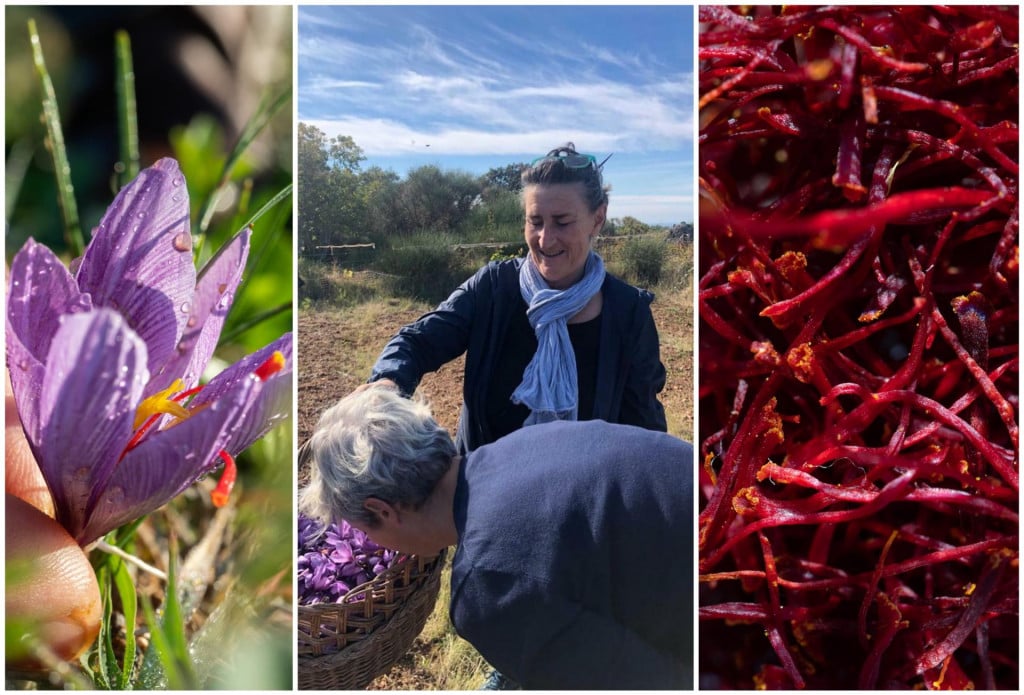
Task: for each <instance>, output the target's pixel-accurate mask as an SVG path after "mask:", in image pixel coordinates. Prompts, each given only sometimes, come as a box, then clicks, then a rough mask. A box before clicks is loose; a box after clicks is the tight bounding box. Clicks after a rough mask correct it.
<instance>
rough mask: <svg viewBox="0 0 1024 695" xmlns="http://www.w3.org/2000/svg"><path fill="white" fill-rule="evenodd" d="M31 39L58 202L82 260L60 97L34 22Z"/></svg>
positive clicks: (70, 239)
mask: <svg viewBox="0 0 1024 695" xmlns="http://www.w3.org/2000/svg"><path fill="white" fill-rule="evenodd" d="M28 35H29V41H30V42H31V44H32V58H33V61H34V63H35V66H36V72H38V73H39V82H40V85H41V86H42V89H43V120H44V122H45V123H46V133H47V138H48V140H49V146H50V148H49V149H50V154H51V156H52V157H53V170H54V174H55V175H56V178H57V202H58V204H59V205H60V211H61V216H62V217H63V219H64V237H65V239H66V241H67V245H68V249H69V250H70V252H71V254H72V256H75V257H77V256H81V255H82V252H83V251H84V250H85V242H84V240H83V237H82V225H81V223H80V222H79V220H78V204H77V203H76V202H75V187H74V186H73V185H72V183H71V165H70V164H69V163H68V153H67V148H66V147H65V145H64V131H63V129H62V128H61V125H60V111H59V110H58V109H57V96H56V94H55V93H54V91H53V81H52V80H51V79H50V73H49V71H48V70H47V69H46V61H45V59H44V58H43V46H42V43H41V42H40V40H39V32H38V31H37V30H36V23H35V20H33V19H30V20H28Z"/></svg>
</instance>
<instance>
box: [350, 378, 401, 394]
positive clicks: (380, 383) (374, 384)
mask: <svg viewBox="0 0 1024 695" xmlns="http://www.w3.org/2000/svg"><path fill="white" fill-rule="evenodd" d="M371 388H388V389H391V390H392V391H401V389H399V388H398V384H396V383H395V382H393V381H391V379H377V381H371V382H370V383H368V384H360V385H359V386H357V387H355V389H353V390H352V393H359V392H360V391H365V390H366V389H371Z"/></svg>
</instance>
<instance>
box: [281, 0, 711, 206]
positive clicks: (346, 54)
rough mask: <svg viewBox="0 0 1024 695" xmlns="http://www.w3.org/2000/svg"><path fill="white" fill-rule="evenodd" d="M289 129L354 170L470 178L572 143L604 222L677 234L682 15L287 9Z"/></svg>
mask: <svg viewBox="0 0 1024 695" xmlns="http://www.w3.org/2000/svg"><path fill="white" fill-rule="evenodd" d="M298 24H299V32H298V85H299V91H298V118H299V120H300V121H302V122H304V123H309V124H311V125H315V126H316V127H318V128H319V129H320V130H322V131H323V132H325V133H326V134H327V135H328V136H330V137H333V136H335V135H350V136H352V137H353V138H354V139H355V142H356V144H357V145H359V147H361V148H362V149H363V151H364V154H365V155H366V157H367V161H366V162H364V166H373V165H378V166H381V167H383V168H385V169H391V170H392V171H394V172H395V173H397V174H399V175H400V176H403V177H404V176H405V175H406V173H407V172H408V171H409V170H410V169H411V168H414V167H417V166H422V165H425V164H434V165H437V166H440V167H442V168H444V169H458V170H463V171H468V172H470V173H473V174H482V173H485V172H486V171H487V170H488V169H490V168H491V167H497V166H504V165H506V164H510V163H513V162H525V161H531V160H533V159H534V158H535V157H538V156H541V155H543V154H545V153H546V152H547V151H548V150H550V149H552V148H554V147H556V146H558V145H560V144H562V143H564V142H566V141H572V142H574V143H575V144H576V147H577V149H578V150H579V151H581V152H588V153H592V154H594V155H596V156H597V157H598V160H599V161H600V160H601V159H603V158H604V157H606V156H607V155H608V154H610V153H614V156H613V157H612V158H611V159H610V160H609V161H608V163H607V164H606V165H605V168H604V173H605V181H606V183H609V184H611V186H612V191H611V203H610V205H609V210H608V214H609V216H610V217H620V218H621V217H624V216H626V215H631V216H633V217H636V218H638V219H640V220H642V221H644V222H647V223H650V224H672V223H675V222H681V221H686V222H692V221H693V219H694V205H693V140H694V135H693V130H694V125H693V92H694V77H693V53H694V51H693V9H692V7H689V6H645V7H616V6H560V7H555V6H543V5H533V6H465V5H462V6H402V7H398V6H384V7H379V6H377V7H367V6H358V7H357V6H336V7H328V6H300V8H299V15H298Z"/></svg>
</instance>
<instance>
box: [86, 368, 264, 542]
mask: <svg viewBox="0 0 1024 695" xmlns="http://www.w3.org/2000/svg"><path fill="white" fill-rule="evenodd" d="M263 387H264V384H263V383H261V382H259V381H258V380H255V379H252V380H249V381H244V382H240V383H238V384H236V385H235V388H233V389H232V390H231V391H229V392H228V393H226V394H224V395H223V397H222V398H220V399H219V400H218V401H217V402H216V403H211V404H210V405H209V407H207V408H203V409H202V410H199V411H198V412H194V413H193V414H192V416H191V417H189V418H188V419H187V420H182V421H180V422H178V423H177V424H174V425H172V426H170V427H168V428H167V429H165V430H161V431H159V432H156V433H154V434H152V435H151V436H149V437H148V438H147V439H145V440H144V441H143V442H142V443H141V444H139V445H138V446H137V447H135V448H133V449H132V450H130V451H129V452H128V453H126V454H125V456H124V458H123V459H122V460H121V461H120V463H118V464H117V467H116V469H115V470H114V472H113V475H112V476H111V477H110V480H109V482H108V484H107V487H106V488H105V489H104V490H103V492H102V493H101V494H100V496H99V498H98V499H97V500H96V504H94V505H92V506H91V508H90V509H89V518H88V522H87V524H86V527H85V529H84V530H83V531H82V533H81V534H80V535H79V536H78V537H77V538H76V540H77V541H78V542H79V544H81V545H86V544H88V543H91V542H92V541H93V540H95V539H97V538H99V537H101V536H103V535H104V534H105V533H107V532H108V531H111V530H113V529H115V528H117V527H118V526H121V525H123V524H126V523H128V522H129V521H133V520H135V519H137V518H139V517H140V516H143V515H145V514H148V513H150V512H152V511H153V510H155V509H158V508H160V507H162V506H163V505H164V504H166V503H167V502H169V501H170V500H172V499H173V498H175V497H177V496H178V495H179V494H181V493H182V492H184V491H185V489H186V488H188V487H189V486H190V485H192V484H193V483H195V482H196V481H197V480H199V479H200V478H202V477H203V476H205V475H207V474H209V473H210V472H211V471H212V470H214V469H215V468H216V467H217V466H219V465H220V463H221V461H220V459H219V458H218V456H217V454H218V452H219V451H220V450H221V449H224V448H225V444H226V443H227V442H228V441H229V439H230V430H231V429H232V427H233V425H234V423H235V422H236V421H237V420H238V419H239V418H241V417H244V412H245V409H246V406H247V404H249V403H251V402H253V401H256V400H258V398H259V393H260V391H261V390H262V389H263Z"/></svg>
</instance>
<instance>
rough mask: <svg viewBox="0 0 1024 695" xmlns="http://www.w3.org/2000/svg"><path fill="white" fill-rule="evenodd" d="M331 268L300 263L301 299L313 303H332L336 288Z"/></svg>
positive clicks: (317, 264)
mask: <svg viewBox="0 0 1024 695" xmlns="http://www.w3.org/2000/svg"><path fill="white" fill-rule="evenodd" d="M330 275H331V266H329V265H325V264H323V263H316V262H313V261H305V260H302V261H300V262H299V299H300V300H304V299H309V300H310V301H313V302H322V301H330V300H332V299H333V298H334V293H335V287H334V282H333V281H332V280H331V277H330Z"/></svg>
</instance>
